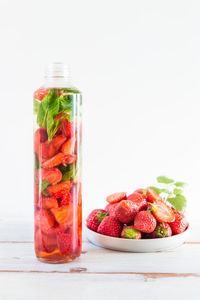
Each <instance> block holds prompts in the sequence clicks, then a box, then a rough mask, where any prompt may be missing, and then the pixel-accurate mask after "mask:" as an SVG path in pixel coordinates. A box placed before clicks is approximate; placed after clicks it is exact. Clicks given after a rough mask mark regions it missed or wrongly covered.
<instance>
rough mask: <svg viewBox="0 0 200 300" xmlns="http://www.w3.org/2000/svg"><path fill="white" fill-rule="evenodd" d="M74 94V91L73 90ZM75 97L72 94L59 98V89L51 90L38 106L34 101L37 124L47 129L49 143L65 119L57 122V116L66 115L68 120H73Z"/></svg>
mask: <svg viewBox="0 0 200 300" xmlns="http://www.w3.org/2000/svg"><path fill="white" fill-rule="evenodd" d="M71 91H72V92H73V93H74V90H71ZM73 97H74V96H73V95H72V94H64V95H61V96H59V95H58V90H57V89H50V91H49V93H48V94H47V95H46V96H45V97H44V99H43V100H42V101H41V102H40V103H37V104H36V100H35V101H34V111H35V113H37V123H38V125H39V127H44V128H46V129H47V133H48V142H50V141H51V140H52V138H53V137H54V135H55V133H56V131H57V130H58V128H59V126H60V124H61V121H62V119H63V117H61V118H60V119H59V120H56V116H57V115H59V114H61V113H65V117H66V115H68V120H69V121H70V122H71V121H72V119H73V106H74V98H73Z"/></svg>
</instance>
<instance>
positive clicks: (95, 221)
mask: <svg viewBox="0 0 200 300" xmlns="http://www.w3.org/2000/svg"><path fill="white" fill-rule="evenodd" d="M107 215H108V213H107V212H106V211H105V210H103V209H94V210H93V211H92V212H91V213H90V214H89V216H88V217H87V219H86V224H87V227H88V228H89V229H90V230H93V231H97V229H98V227H99V224H100V223H101V222H102V220H103V219H104V218H105V217H106V216H107Z"/></svg>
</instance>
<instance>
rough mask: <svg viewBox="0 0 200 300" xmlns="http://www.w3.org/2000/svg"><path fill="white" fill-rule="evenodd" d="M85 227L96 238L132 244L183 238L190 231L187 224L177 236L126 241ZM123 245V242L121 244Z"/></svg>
mask: <svg viewBox="0 0 200 300" xmlns="http://www.w3.org/2000/svg"><path fill="white" fill-rule="evenodd" d="M85 227H86V230H88V231H89V232H91V233H92V234H96V235H97V236H100V237H106V238H110V239H112V240H115V241H116V240H120V241H125V242H127V241H132V242H137V243H139V242H140V243H142V242H147V241H149V242H150V241H151V242H152V241H158V240H162V241H163V240H169V239H170V240H171V239H175V238H177V237H180V236H183V235H184V234H186V233H188V232H189V230H190V225H189V224H188V227H187V229H186V230H185V231H183V232H182V233H179V234H174V235H172V236H168V237H164V238H153V239H126V238H120V237H114V236H109V235H105V234H101V233H98V232H96V231H93V230H91V229H89V228H88V227H87V225H86V223H85ZM122 243H123V242H122Z"/></svg>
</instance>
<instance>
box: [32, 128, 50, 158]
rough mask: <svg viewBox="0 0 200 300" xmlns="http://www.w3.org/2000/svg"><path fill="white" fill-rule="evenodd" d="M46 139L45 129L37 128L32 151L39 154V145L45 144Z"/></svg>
mask: <svg viewBox="0 0 200 300" xmlns="http://www.w3.org/2000/svg"><path fill="white" fill-rule="evenodd" d="M47 139H48V135H47V131H46V129H45V128H38V129H37V130H36V131H35V133H34V149H35V152H36V153H39V149H40V144H41V143H44V142H46V141H47Z"/></svg>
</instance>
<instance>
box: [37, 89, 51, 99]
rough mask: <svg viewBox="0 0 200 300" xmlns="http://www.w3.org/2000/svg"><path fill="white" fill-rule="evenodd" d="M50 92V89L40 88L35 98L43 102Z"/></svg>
mask: <svg viewBox="0 0 200 300" xmlns="http://www.w3.org/2000/svg"><path fill="white" fill-rule="evenodd" d="M48 92H49V89H45V88H40V89H38V90H37V91H35V92H34V94H33V97H34V99H36V100H39V101H41V100H42V99H43V98H44V97H45V96H46V95H47V94H48Z"/></svg>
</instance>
